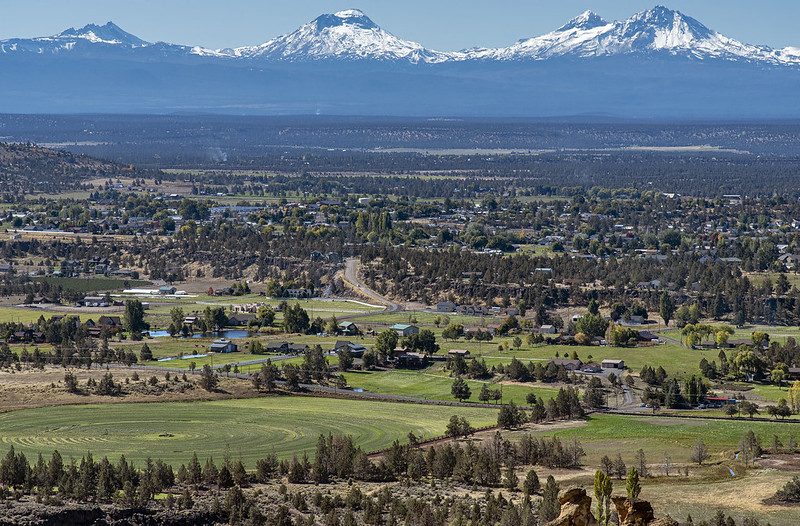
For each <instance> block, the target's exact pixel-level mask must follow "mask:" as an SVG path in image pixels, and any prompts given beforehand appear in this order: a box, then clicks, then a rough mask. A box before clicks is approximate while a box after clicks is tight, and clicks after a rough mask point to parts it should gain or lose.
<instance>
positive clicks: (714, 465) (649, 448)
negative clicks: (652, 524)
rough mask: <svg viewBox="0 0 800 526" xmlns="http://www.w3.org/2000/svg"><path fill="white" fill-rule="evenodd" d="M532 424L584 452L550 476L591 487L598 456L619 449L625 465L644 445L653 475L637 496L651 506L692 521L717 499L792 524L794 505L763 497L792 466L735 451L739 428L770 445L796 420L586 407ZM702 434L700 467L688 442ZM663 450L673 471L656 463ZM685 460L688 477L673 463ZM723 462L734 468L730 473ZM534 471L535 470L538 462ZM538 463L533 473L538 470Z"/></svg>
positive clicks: (782, 525) (711, 509) (794, 427)
mask: <svg viewBox="0 0 800 526" xmlns="http://www.w3.org/2000/svg"><path fill="white" fill-rule="evenodd" d="M548 427H550V425H543V426H536V429H535V430H534V431H533V433H534V434H536V435H544V436H558V437H559V438H560V439H561V440H562V442H569V441H571V440H572V439H573V437H574V438H577V439H578V440H579V441H580V443H581V446H582V447H583V449H584V450H585V452H586V454H587V455H586V457H584V459H583V463H584V468H583V469H582V470H580V471H571V472H570V471H565V470H555V471H553V474H554V475H555V476H556V478H560V479H562V480H564V479H566V480H569V481H571V482H570V483H568V484H566V486H568V485H569V484H571V483H583V484H585V485H588V486H589V487H591V483H592V481H591V475H592V474H593V473H594V470H595V469H597V468H598V467H599V466H600V459H601V457H602V456H603V455H608V456H609V457H611V458H612V459H613V458H614V457H616V455H617V453H621V454H622V458H623V460H624V462H625V463H626V465H628V466H631V465H633V464H634V456H635V454H636V452H637V451H638V450H639V449H643V450H644V452H645V455H646V457H647V462H648V465H649V469H650V471H651V474H653V475H655V476H656V478H652V479H643V480H642V488H643V489H642V498H644V499H646V500H648V501H650V502H651V503H652V504H653V506H654V508H655V509H656V510H657V513H660V514H662V515H663V514H665V513H669V514H670V515H671V516H672V517H673V518H675V519H677V520H684V519H685V518H686V516H687V515H689V514H691V515H692V517H693V518H694V520H695V521H696V522H695V523H697V522H699V520H701V519H705V520H709V519H710V518H711V517H712V516H713V515H714V513H715V512H716V509H717V506H719V507H720V508H721V509H724V510H726V511H727V512H728V513H731V514H735V515H737V516H740V517H745V516H756V517H758V519H759V520H760V521H761V524H765V523H766V522H767V521H769V522H770V523H771V524H772V525H773V526H793V525H794V524H796V523H797V522H796V519H797V509H796V508H791V507H789V508H787V507H782V506H771V505H766V504H764V503H763V502H762V500H763V499H764V498H768V497H771V496H772V495H773V494H774V493H775V490H776V489H778V488H779V487H781V486H782V485H783V484H785V483H786V482H787V481H788V480H790V479H791V478H792V475H793V474H794V473H791V472H787V471H776V470H774V469H763V468H758V467H756V468H755V469H751V470H750V471H747V472H742V471H741V470H742V467H743V465H742V463H741V462H739V461H737V460H735V459H734V458H733V457H734V453H735V451H736V449H737V444H738V441H739V439H740V438H741V436H742V435H743V434H745V433H747V432H748V431H749V430H751V429H752V430H753V432H754V433H755V434H756V435H758V436H759V437H760V438H761V442H762V444H764V446H769V444H770V443H771V440H772V435H773V434H777V435H778V436H779V438H780V440H781V442H783V443H784V444H785V443H786V441H787V440H788V438H789V434H790V433H791V434H794V436H795V437H797V436H800V423H793V424H778V423H771V422H747V421H746V419H741V420H736V421H716V420H698V419H680V418H664V417H658V416H655V417H646V416H641V417H639V416H622V415H592V416H591V417H589V418H587V419H586V420H585V421H584V422H579V423H575V424H574V425H567V426H557V425H554V426H553V430H547V428H548ZM698 438H701V439H702V440H703V441H704V442H705V444H706V445H707V446H708V449H709V453H710V454H711V458H710V459H709V460H708V461H707V462H706V464H704V466H703V467H699V466H698V465H697V464H694V463H692V462H690V456H691V450H692V446H693V445H694V444H695V443H696V441H697V439H698ZM665 455H668V456H669V457H670V459H671V462H672V463H673V474H672V475H671V476H670V477H665V476H664V474H663V471H662V465H663V463H664V458H665ZM684 466H688V467H689V473H690V477H689V478H686V477H684V475H683V474H682V473H681V474H678V468H679V467H680V468H681V471H682V470H683V467H684ZM729 468H730V469H733V470H734V473H736V476H731V475H730V472H729ZM537 471H539V470H537ZM545 471H546V472H547V473H550V471H549V470H542V471H541V472H540V473H539V476H540V477H542V476H543V474H544V472H545ZM624 494H625V483H624V481H618V480H616V479H615V480H614V495H624Z"/></svg>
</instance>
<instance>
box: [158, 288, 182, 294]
mask: <svg viewBox="0 0 800 526" xmlns="http://www.w3.org/2000/svg"><path fill="white" fill-rule="evenodd" d="M177 291H178V289H176V288H175V287H159V288H158V293H159V294H175V293H176V292H177Z"/></svg>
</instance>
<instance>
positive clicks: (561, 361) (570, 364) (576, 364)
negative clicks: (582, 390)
mask: <svg viewBox="0 0 800 526" xmlns="http://www.w3.org/2000/svg"><path fill="white" fill-rule="evenodd" d="M550 363H552V364H553V365H555V366H556V367H558V366H559V365H563V366H564V369H566V370H567V371H577V370H578V369H580V368H581V366H582V365H583V362H582V361H580V360H570V359H568V358H554V359H552V360H550Z"/></svg>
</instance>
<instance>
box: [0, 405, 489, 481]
mask: <svg viewBox="0 0 800 526" xmlns="http://www.w3.org/2000/svg"><path fill="white" fill-rule="evenodd" d="M451 415H460V416H464V417H466V418H467V419H468V420H469V421H470V423H472V425H474V426H476V427H480V426H487V425H493V424H494V423H495V422H496V421H497V411H496V410H495V409H490V408H480V407H476V408H469V407H467V408H464V407H447V408H443V407H437V406H426V405H414V406H413V407H412V406H409V405H407V404H390V403H385V402H369V401H354V400H339V399H328V398H300V397H292V398H289V397H278V396H276V397H268V398H251V399H242V400H225V401H214V402H193V403H184V402H169V403H151V404H109V405H78V406H61V407H47V408H38V409H26V410H20V411H13V412H8V413H5V414H2V415H0V442H2V443H3V444H4V446H5V447H8V446H9V445H13V446H14V448H15V449H17V450H18V451H22V452H24V453H25V455H26V456H28V458H36V455H37V454H38V453H42V454H43V455H45V456H46V457H48V456H49V455H50V454H51V453H52V451H53V449H58V451H59V452H60V453H61V455H62V456H63V457H64V458H65V460H66V459H68V458H69V457H77V458H80V457H81V456H82V455H85V454H86V452H87V451H91V452H92V454H93V455H94V457H95V459H100V458H102V457H103V456H108V457H109V459H112V461H113V460H114V459H116V458H117V457H119V455H120V454H124V455H125V457H126V458H128V459H129V460H133V461H135V462H136V463H137V464H139V465H141V463H142V462H143V461H144V459H145V458H147V457H153V458H161V459H163V460H164V461H165V462H169V463H177V464H180V463H185V462H187V461H188V460H189V459H191V456H192V453H193V452H197V454H198V456H199V457H201V458H204V457H206V456H208V455H213V456H214V457H218V458H220V459H221V458H222V456H223V455H224V453H225V449H226V447H229V448H230V452H231V455H232V456H233V457H234V458H238V457H241V458H242V460H243V461H244V462H245V464H246V465H247V467H248V469H253V467H254V464H255V461H256V460H257V459H259V458H263V457H264V456H266V455H267V454H268V453H270V452H272V451H275V453H277V454H278V456H279V457H281V458H290V457H291V455H292V454H293V453H297V454H302V452H308V453H309V455H310V456H312V457H313V453H314V448H315V447H316V442H317V437H318V436H319V434H320V433H325V434H327V433H344V434H351V435H353V437H354V438H355V440H356V442H357V444H359V445H360V446H361V447H362V448H364V449H365V450H367V451H372V450H377V449H382V448H386V447H388V446H390V445H391V443H392V442H393V441H394V440H400V441H401V442H404V441H405V440H406V437H407V435H408V433H409V432H411V431H413V432H414V433H415V434H417V435H422V436H423V437H426V438H431V437H434V436H439V435H441V434H442V433H443V432H444V429H445V426H446V425H447V421H448V420H449V418H450V416H451Z"/></svg>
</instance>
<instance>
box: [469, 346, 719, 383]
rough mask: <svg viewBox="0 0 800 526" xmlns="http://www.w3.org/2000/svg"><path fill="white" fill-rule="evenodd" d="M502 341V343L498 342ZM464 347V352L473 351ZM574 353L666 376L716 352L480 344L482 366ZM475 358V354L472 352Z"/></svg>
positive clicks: (694, 369) (689, 370) (694, 368)
mask: <svg viewBox="0 0 800 526" xmlns="http://www.w3.org/2000/svg"><path fill="white" fill-rule="evenodd" d="M500 341H502V340H500ZM468 345H470V347H464V348H467V349H473V347H471V345H474V344H468ZM573 351H575V352H576V353H578V358H580V359H581V360H583V361H584V362H588V361H590V359H589V356H591V361H595V362H597V363H600V361H602V360H605V359H613V360H624V361H625V365H626V366H627V367H628V369H629V372H633V373H638V372H639V371H640V370H641V368H642V367H643V366H644V365H651V366H653V367H658V366H659V365H660V366H662V367H664V369H665V370H666V371H667V373H668V374H670V375H675V374H680V375H686V374H689V375H692V374H698V373H699V366H700V360H702V359H703V358H706V359H707V360H708V361H709V362H710V361H713V360H719V358H718V357H717V355H718V354H719V351H718V350H715V349H710V350H699V349H695V350H693V349H688V348H686V347H683V346H680V345H676V344H672V343H666V344H662V345H657V346H653V347H632V348H628V347H598V346H579V345H575V346H564V345H537V346H533V347H525V346H523V347H521V348H520V349H519V350H514V349H513V348H511V347H510V348H509V349H508V350H504V351H498V350H497V341H496V340H495V341H492V342H490V343H488V344H487V343H484V344H483V358H484V359H486V364H487V365H489V366H491V365H495V364H497V363H508V362H510V361H511V359H512V358H514V357H515V358H517V359H518V360H523V361H525V360H549V359H551V358H555V356H556V353H558V354H559V356H560V357H565V356H569V355H571V354H572V352H573ZM472 352H473V355H475V351H472Z"/></svg>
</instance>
